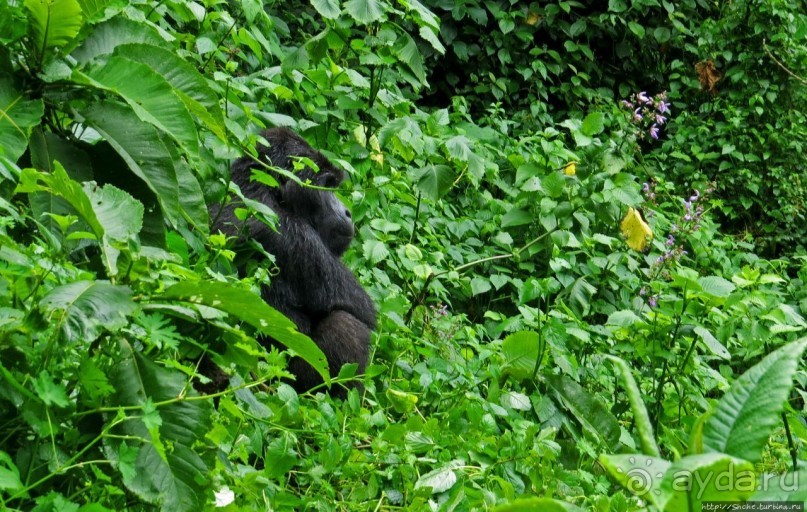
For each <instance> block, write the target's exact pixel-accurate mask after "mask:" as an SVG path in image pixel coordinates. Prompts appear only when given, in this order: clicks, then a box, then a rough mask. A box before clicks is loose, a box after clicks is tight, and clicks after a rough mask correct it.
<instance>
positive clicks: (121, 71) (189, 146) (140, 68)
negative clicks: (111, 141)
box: [73, 56, 199, 158]
mask: <svg viewBox="0 0 807 512" xmlns="http://www.w3.org/2000/svg"><path fill="white" fill-rule="evenodd" d="M135 77H136V79H135ZM73 80H74V81H76V82H79V83H86V84H89V85H92V86H94V87H97V88H99V89H103V90H107V91H110V92H114V93H115V94H117V95H119V96H120V97H121V98H122V99H123V100H125V101H126V103H128V104H129V106H130V107H131V109H132V111H134V112H135V114H137V117H139V118H140V119H141V120H143V121H145V122H147V123H150V124H152V125H154V126H155V127H157V128H159V129H160V130H161V131H162V132H164V133H166V134H168V135H169V136H171V137H172V138H173V139H174V140H176V141H177V143H179V145H180V147H182V148H183V151H184V152H185V154H186V155H189V156H190V155H193V158H195V157H196V156H197V155H198V153H199V136H198V134H197V133H196V126H195V125H194V124H193V119H192V118H191V116H190V113H189V112H188V109H187V107H186V106H185V104H184V103H183V102H182V100H181V99H180V98H179V96H177V95H176V94H175V93H174V89H173V88H172V87H171V85H170V84H169V83H168V82H167V81H166V80H165V78H163V77H162V76H160V75H159V74H157V73H156V72H155V71H154V70H153V69H151V68H150V67H149V66H147V65H145V64H141V63H139V62H136V61H133V60H131V59H127V58H124V57H118V56H113V57H110V58H109V59H108V60H107V61H106V63H105V64H104V65H103V66H101V67H96V68H94V69H92V70H91V71H90V72H89V73H87V74H83V73H81V72H79V71H75V72H74V73H73Z"/></svg>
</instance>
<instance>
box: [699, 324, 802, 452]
mask: <svg viewBox="0 0 807 512" xmlns="http://www.w3.org/2000/svg"><path fill="white" fill-rule="evenodd" d="M805 347H807V338H802V339H801V340H798V341H794V342H793V343H790V344H788V345H785V346H784V347H782V348H780V349H779V350H777V351H776V352H773V353H772V354H770V355H768V356H767V357H765V359H763V360H762V361H760V362H759V363H758V364H757V365H755V366H754V367H753V368H751V369H750V370H748V371H747V372H745V373H744V374H743V375H742V376H740V378H739V379H737V380H736V381H735V382H734V384H732V386H731V389H730V390H729V391H728V393H726V394H725V395H724V396H723V398H721V399H720V401H719V402H718V403H717V406H716V407H715V409H714V412H713V413H712V415H711V416H710V417H709V419H708V420H707V421H706V424H705V425H704V427H703V449H704V451H705V452H719V453H727V454H729V455H732V456H734V457H739V458H742V459H745V460H749V461H751V462H758V461H759V460H760V459H761V457H762V449H763V448H764V447H765V445H766V444H767V442H768V437H769V436H770V435H771V432H772V431H773V429H774V428H775V427H776V426H777V425H778V424H779V421H780V418H779V414H780V413H781V411H782V408H783V407H784V403H785V400H787V397H788V394H789V393H790V388H792V387H793V377H794V375H795V374H796V371H797V370H798V368H799V363H800V361H801V354H802V352H804V349H805Z"/></svg>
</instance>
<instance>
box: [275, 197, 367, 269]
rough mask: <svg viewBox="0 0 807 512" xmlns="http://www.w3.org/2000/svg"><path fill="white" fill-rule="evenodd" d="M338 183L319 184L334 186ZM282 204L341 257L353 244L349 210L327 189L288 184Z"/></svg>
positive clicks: (351, 221) (352, 229)
mask: <svg viewBox="0 0 807 512" xmlns="http://www.w3.org/2000/svg"><path fill="white" fill-rule="evenodd" d="M335 185H338V183H323V184H322V186H335ZM282 195H283V205H284V207H285V208H287V209H288V210H289V211H290V212H291V213H293V215H294V216H295V217H298V218H301V219H305V221H306V222H307V223H308V224H310V225H311V227H313V228H314V229H315V230H316V231H317V233H318V234H319V236H320V238H322V241H323V243H324V244H325V246H326V247H328V249H329V250H330V251H331V252H332V253H333V254H334V255H336V256H341V255H342V254H343V253H344V252H345V251H346V250H347V248H348V246H349V245H350V242H352V241H353V235H354V228H353V220H352V219H351V215H350V210H349V209H348V208H347V207H346V206H345V205H344V204H342V202H341V201H340V200H339V198H338V197H336V194H334V193H333V192H331V191H330V190H318V189H314V188H310V187H302V186H300V185H298V184H297V183H294V182H288V183H286V185H285V186H284V187H283V191H282Z"/></svg>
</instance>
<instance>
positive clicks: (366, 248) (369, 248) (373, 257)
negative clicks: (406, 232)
mask: <svg viewBox="0 0 807 512" xmlns="http://www.w3.org/2000/svg"><path fill="white" fill-rule="evenodd" d="M362 250H363V252H364V257H365V258H367V260H368V261H369V262H370V263H371V264H372V265H376V264H378V263H379V262H381V261H383V260H385V259H387V256H389V249H387V246H386V244H384V242H381V241H379V240H365V241H364V243H363V244H362Z"/></svg>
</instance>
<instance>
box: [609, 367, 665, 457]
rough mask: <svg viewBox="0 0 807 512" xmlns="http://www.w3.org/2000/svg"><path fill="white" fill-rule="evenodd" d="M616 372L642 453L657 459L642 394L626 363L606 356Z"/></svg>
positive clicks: (655, 445)
mask: <svg viewBox="0 0 807 512" xmlns="http://www.w3.org/2000/svg"><path fill="white" fill-rule="evenodd" d="M606 357H607V358H608V359H610V360H611V362H613V363H614V367H615V368H616V370H617V374H618V375H619V378H620V381H621V382H622V387H623V388H625V393H626V394H627V395H628V400H629V401H630V408H631V411H633V420H634V423H635V424H636V430H637V431H638V432H639V442H640V444H641V446H642V453H644V454H645V455H649V456H651V457H658V456H659V450H658V445H657V444H656V438H655V436H654V435H653V423H652V422H651V421H650V416H649V415H648V414H647V408H646V407H645V405H644V401H643V400H642V392H641V391H640V390H639V386H638V385H637V384H636V380H635V379H634V378H633V372H631V370H630V367H629V366H628V363H626V362H625V361H623V360H622V359H620V358H618V357H615V356H610V355H609V356H606Z"/></svg>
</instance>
